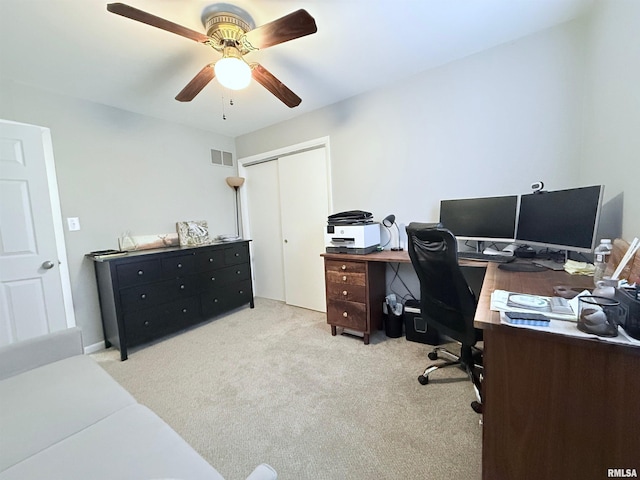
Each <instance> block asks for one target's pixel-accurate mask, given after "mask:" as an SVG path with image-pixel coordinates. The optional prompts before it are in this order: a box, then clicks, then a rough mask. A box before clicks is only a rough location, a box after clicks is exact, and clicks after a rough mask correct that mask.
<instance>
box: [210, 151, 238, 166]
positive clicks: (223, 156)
mask: <svg viewBox="0 0 640 480" xmlns="http://www.w3.org/2000/svg"><path fill="white" fill-rule="evenodd" d="M211 163H212V164H214V165H221V166H223V167H233V155H232V154H231V152H223V151H222V150H214V149H213V148H212V149H211Z"/></svg>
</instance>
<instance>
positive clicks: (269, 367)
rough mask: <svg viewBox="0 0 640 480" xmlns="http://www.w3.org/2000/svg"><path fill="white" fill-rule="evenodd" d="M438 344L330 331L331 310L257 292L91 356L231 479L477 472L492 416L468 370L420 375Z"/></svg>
mask: <svg viewBox="0 0 640 480" xmlns="http://www.w3.org/2000/svg"><path fill="white" fill-rule="evenodd" d="M429 350H430V346H429V345H423V344H420V343H415V342H408V341H407V340H406V339H405V338H404V337H401V338H396V339H394V338H388V337H386V336H385V334H384V332H377V333H375V334H374V335H372V338H371V344H370V345H364V343H363V342H362V340H361V339H358V338H356V337H353V336H348V335H338V336H336V337H333V336H331V333H330V327H329V325H327V323H326V316H325V314H323V313H319V312H314V311H310V310H306V309H303V308H297V307H292V306H289V305H285V304H284V303H282V302H278V301H274V300H266V299H262V298H256V301H255V308H254V309H250V308H242V309H239V310H236V311H234V312H232V313H230V314H227V315H225V316H222V317H219V318H217V319H215V320H213V321H210V322H208V323H205V324H202V325H200V326H198V327H195V328H192V329H189V330H187V331H184V332H181V333H180V334H177V335H174V336H171V337H169V338H166V339H163V340H162V341H158V342H155V343H154V344H151V345H147V346H145V347H143V348H137V349H133V351H130V353H129V359H128V360H126V361H124V362H121V361H120V360H119V352H117V351H116V350H115V349H109V350H104V351H101V352H97V353H95V354H92V357H93V358H94V359H95V360H97V361H98V362H99V363H100V365H102V367H103V368H104V369H105V370H106V371H107V372H109V373H110V374H111V375H112V376H113V377H114V378H115V379H116V380H117V381H118V382H120V384H122V385H123V386H124V387H125V388H126V389H127V390H128V391H129V392H131V394H132V395H133V396H134V397H135V398H136V399H137V400H138V401H139V402H140V403H142V404H143V405H147V406H148V407H149V408H151V409H152V410H153V411H154V412H156V413H157V414H158V415H159V416H160V417H162V418H163V419H164V420H165V421H166V422H167V423H168V424H169V425H171V427H172V428H173V429H174V430H176V431H177V432H178V433H179V434H180V435H181V436H182V437H183V438H184V439H185V440H186V441H187V442H189V443H190V444H191V445H192V446H193V447H194V448H195V449H196V450H197V451H198V452H199V453H200V454H201V455H202V456H203V457H204V458H205V459H207V461H209V462H210V463H211V464H212V465H213V466H214V467H215V468H216V469H217V470H218V471H219V472H220V473H221V474H222V475H223V476H224V477H225V478H226V479H227V480H241V479H244V478H246V476H247V475H248V474H249V473H250V472H251V471H252V470H253V468H254V467H255V466H256V465H258V464H259V463H262V462H266V463H269V464H270V465H272V466H273V467H274V468H275V469H276V470H277V471H278V475H279V477H278V478H279V479H281V480H291V479H295V480H306V479H310V480H311V479H313V480H324V479H326V480H342V479H348V480H351V479H353V480H360V479H362V480H371V479H380V480H384V479H388V480H400V479H402V480H405V479H434V480H446V479H455V480H478V479H480V477H481V448H482V426H481V425H480V424H479V420H480V416H479V415H478V414H476V413H474V412H473V410H471V408H470V406H469V405H470V403H471V401H473V400H474V399H475V394H474V391H473V387H472V384H471V382H470V381H469V380H468V379H467V377H466V375H465V374H464V373H463V372H462V371H461V370H459V369H456V368H447V369H443V370H440V371H438V372H436V373H435V374H432V377H431V379H430V383H429V384H428V385H426V386H423V385H420V384H419V383H418V380H417V377H418V375H419V374H420V373H422V370H423V369H424V367H425V366H426V365H427V364H428V363H429V360H428V359H427V353H428V352H429Z"/></svg>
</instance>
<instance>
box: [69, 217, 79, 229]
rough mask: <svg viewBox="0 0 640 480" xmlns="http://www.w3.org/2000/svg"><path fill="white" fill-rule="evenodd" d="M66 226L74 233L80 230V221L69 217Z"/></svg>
mask: <svg viewBox="0 0 640 480" xmlns="http://www.w3.org/2000/svg"><path fill="white" fill-rule="evenodd" d="M67 225H68V226H69V231H70V232H76V231H78V230H80V219H79V218H78V217H69V218H67Z"/></svg>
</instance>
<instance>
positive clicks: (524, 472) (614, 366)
mask: <svg viewBox="0 0 640 480" xmlns="http://www.w3.org/2000/svg"><path fill="white" fill-rule="evenodd" d="M592 281H593V279H592V278H591V277H576V276H570V275H568V274H566V273H565V272H554V271H547V272H536V273H516V272H506V271H503V270H499V269H498V268H497V266H496V265H495V264H489V265H488V267H487V273H486V275H485V279H484V283H483V286H482V292H481V294H480V298H479V303H478V308H477V311H476V317H475V323H476V326H477V327H479V328H482V329H483V330H484V375H485V376H484V383H483V393H484V405H483V409H484V410H483V411H484V413H483V441H482V478H483V479H485V480H503V479H504V480H528V479H531V480H540V479H563V478H566V479H574V478H575V479H578V478H579V479H581V480H589V479H594V480H595V479H598V480H601V479H604V478H607V477H608V473H607V471H608V469H616V468H624V469H627V468H635V469H636V471H637V472H638V474H640V407H639V403H638V402H639V401H640V348H638V347H629V346H621V345H616V344H611V343H606V342H602V341H598V340H590V339H584V338H571V337H566V336H562V335H556V334H552V333H548V332H539V331H533V330H527V329H521V328H514V327H509V326H506V325H501V324H500V317H499V314H498V313H497V312H492V311H491V310H490V300H491V292H493V291H494V290H496V289H499V290H508V291H517V292H522V293H532V294H538V295H552V294H553V292H552V287H553V286H554V285H570V286H576V287H591V286H592Z"/></svg>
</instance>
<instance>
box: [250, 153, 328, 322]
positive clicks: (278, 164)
mask: <svg viewBox="0 0 640 480" xmlns="http://www.w3.org/2000/svg"><path fill="white" fill-rule="evenodd" d="M258 161H260V160H258ZM327 162H328V160H327V150H326V148H325V147H318V148H316V149H311V150H308V151H304V152H301V153H295V154H286V155H281V156H280V157H279V158H276V159H273V160H270V161H266V162H263V163H254V164H249V165H248V166H246V167H245V170H244V172H245V173H244V174H245V176H246V178H247V181H246V184H245V185H246V188H245V190H244V197H243V199H244V200H246V202H247V209H246V210H247V216H246V219H247V220H248V222H249V223H248V229H247V232H248V234H249V238H251V240H252V250H253V255H252V262H253V272H254V278H255V294H256V296H258V297H266V298H272V299H275V300H284V301H285V302H286V303H287V304H289V305H296V306H299V307H303V308H309V309H312V310H318V311H321V312H324V311H325V310H326V303H325V286H324V264H323V262H322V257H320V254H321V253H322V252H323V251H324V227H325V225H326V223H327V216H328V215H329V210H330V195H329V191H330V189H329V173H328V168H327Z"/></svg>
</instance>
